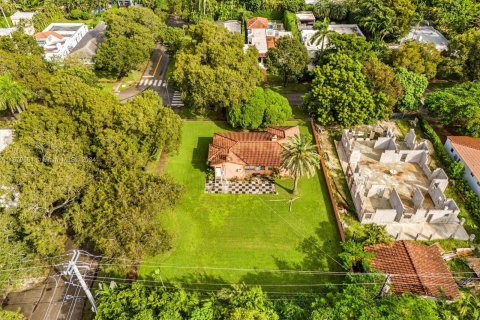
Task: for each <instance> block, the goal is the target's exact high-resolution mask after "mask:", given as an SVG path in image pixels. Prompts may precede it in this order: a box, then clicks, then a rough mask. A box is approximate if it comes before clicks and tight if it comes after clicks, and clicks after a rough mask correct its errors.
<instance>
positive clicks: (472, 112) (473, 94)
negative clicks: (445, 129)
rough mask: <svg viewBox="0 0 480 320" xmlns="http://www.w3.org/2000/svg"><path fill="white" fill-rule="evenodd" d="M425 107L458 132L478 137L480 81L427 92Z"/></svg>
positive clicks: (479, 127) (479, 134)
mask: <svg viewBox="0 0 480 320" xmlns="http://www.w3.org/2000/svg"><path fill="white" fill-rule="evenodd" d="M425 106H426V108H427V109H428V110H429V111H430V112H432V114H434V115H435V116H437V117H439V118H440V119H441V120H442V123H443V124H444V125H454V126H457V127H458V130H459V132H461V133H463V134H465V135H468V136H472V137H480V83H478V82H466V83H462V84H458V85H455V86H453V87H451V88H445V89H443V90H439V91H435V92H431V93H428V94H427V96H426V99H425Z"/></svg>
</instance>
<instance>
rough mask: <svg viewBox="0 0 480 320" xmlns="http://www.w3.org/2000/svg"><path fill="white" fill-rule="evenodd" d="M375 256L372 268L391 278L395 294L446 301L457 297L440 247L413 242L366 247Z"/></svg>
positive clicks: (397, 242) (455, 285) (456, 289)
mask: <svg viewBox="0 0 480 320" xmlns="http://www.w3.org/2000/svg"><path fill="white" fill-rule="evenodd" d="M365 250H367V251H371V252H373V253H374V254H375V257H374V258H373V260H372V265H371V267H372V268H373V269H376V270H379V271H382V272H385V273H386V274H389V275H391V276H390V279H389V282H390V285H391V286H392V289H393V292H394V293H396V294H402V293H407V292H409V293H412V294H417V295H420V296H426V297H434V298H439V297H441V296H442V295H445V297H446V299H447V300H453V299H455V298H459V297H460V291H459V290H458V286H457V284H456V283H455V280H454V279H453V277H452V273H451V272H450V270H449V269H448V266H447V264H446V263H445V261H444V260H443V258H442V256H441V253H440V248H439V247H438V246H436V245H432V246H426V245H422V244H418V243H415V242H413V241H396V242H393V243H392V244H378V245H375V246H367V247H365Z"/></svg>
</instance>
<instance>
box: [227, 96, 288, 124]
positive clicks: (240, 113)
mask: <svg viewBox="0 0 480 320" xmlns="http://www.w3.org/2000/svg"><path fill="white" fill-rule="evenodd" d="M291 116H292V108H291V107H290V104H289V103H288V100H287V99H286V98H285V97H283V96H282V95H280V94H279V93H277V92H275V91H272V90H270V89H266V90H264V89H263V88H261V87H257V88H255V89H254V90H253V91H252V93H251V95H250V97H249V98H248V99H247V101H246V102H245V103H243V104H242V105H240V106H238V107H237V106H235V107H231V108H229V109H228V110H227V120H228V123H229V124H230V125H231V126H232V127H240V128H243V129H258V128H259V127H266V126H271V125H279V124H283V123H284V122H285V121H286V120H287V119H288V118H290V117H291Z"/></svg>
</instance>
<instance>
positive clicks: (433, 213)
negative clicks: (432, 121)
mask: <svg viewBox="0 0 480 320" xmlns="http://www.w3.org/2000/svg"><path fill="white" fill-rule="evenodd" d="M374 137H375V132H373V131H372V132H371V133H370V134H369V135H366V134H364V133H363V132H355V131H352V130H345V131H344V132H343V135H342V139H341V141H339V142H337V143H336V145H337V151H338V154H339V156H340V159H341V164H342V169H343V172H344V174H345V177H346V180H347V184H348V187H349V189H350V193H351V195H352V200H353V203H354V205H355V209H356V212H357V216H358V219H359V220H360V222H361V223H375V224H378V225H385V226H386V230H387V232H388V233H390V234H391V235H392V236H393V237H395V238H396V239H397V240H432V239H448V238H455V239H463V240H468V239H469V235H468V234H467V233H466V231H465V229H464V228H463V223H464V220H460V219H459V218H458V214H459V213H460V208H459V207H458V206H457V204H456V203H455V201H454V200H453V199H449V198H448V197H447V195H446V194H445V190H446V188H447V186H448V182H449V179H448V176H447V174H446V173H445V172H444V171H443V169H441V168H436V169H434V170H433V169H431V168H430V166H429V165H430V159H429V149H428V146H427V143H426V141H420V142H417V140H416V135H415V131H414V130H413V129H411V130H410V131H409V132H408V134H407V135H406V136H405V140H404V141H397V139H396V136H395V135H394V134H393V131H391V130H390V129H388V130H386V131H384V132H383V134H382V135H381V136H380V137H379V138H377V139H374Z"/></svg>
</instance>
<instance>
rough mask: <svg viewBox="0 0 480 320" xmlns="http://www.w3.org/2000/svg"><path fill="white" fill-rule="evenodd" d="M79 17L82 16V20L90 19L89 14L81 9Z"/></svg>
mask: <svg viewBox="0 0 480 320" xmlns="http://www.w3.org/2000/svg"><path fill="white" fill-rule="evenodd" d="M81 18H82V20H88V19H90V14H89V13H88V12H86V11H83V12H82V15H81Z"/></svg>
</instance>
